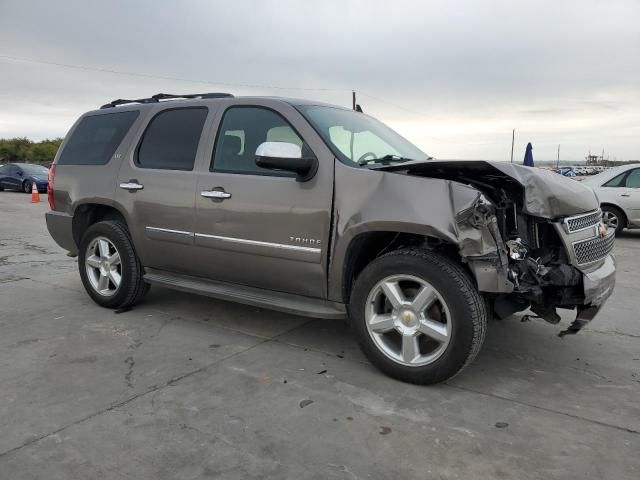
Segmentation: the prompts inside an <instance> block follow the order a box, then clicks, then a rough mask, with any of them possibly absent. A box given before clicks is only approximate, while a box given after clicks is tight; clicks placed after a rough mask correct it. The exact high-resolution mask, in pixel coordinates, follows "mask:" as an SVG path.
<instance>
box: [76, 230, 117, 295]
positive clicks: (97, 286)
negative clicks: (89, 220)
mask: <svg viewBox="0 0 640 480" xmlns="http://www.w3.org/2000/svg"><path fill="white" fill-rule="evenodd" d="M85 268H86V271H87V278H88V279H89V283H90V284H91V287H92V288H93V289H94V290H95V291H96V292H97V293H99V294H100V295H103V296H105V297H111V296H113V295H115V293H116V292H117V291H118V288H120V284H121V283H122V262H121V260H120V253H119V252H118V249H117V248H116V247H115V245H114V244H113V243H112V242H111V241H110V240H109V239H107V238H105V237H96V238H94V239H93V240H91V242H90V243H89V246H88V247H87V252H86V256H85Z"/></svg>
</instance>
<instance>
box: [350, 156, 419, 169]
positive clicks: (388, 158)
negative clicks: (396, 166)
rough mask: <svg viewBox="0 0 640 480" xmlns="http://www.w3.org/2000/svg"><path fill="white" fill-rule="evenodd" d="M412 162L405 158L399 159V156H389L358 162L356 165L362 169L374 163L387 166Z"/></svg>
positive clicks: (411, 159) (410, 159)
mask: <svg viewBox="0 0 640 480" xmlns="http://www.w3.org/2000/svg"><path fill="white" fill-rule="evenodd" d="M413 160H414V159H413V158H407V157H401V156H400V155H392V154H389V155H385V156H384V157H380V158H370V159H368V160H360V161H359V162H358V165H360V166H361V167H364V166H365V165H371V164H375V163H379V164H381V165H389V164H390V163H391V162H394V163H402V162H412V161H413Z"/></svg>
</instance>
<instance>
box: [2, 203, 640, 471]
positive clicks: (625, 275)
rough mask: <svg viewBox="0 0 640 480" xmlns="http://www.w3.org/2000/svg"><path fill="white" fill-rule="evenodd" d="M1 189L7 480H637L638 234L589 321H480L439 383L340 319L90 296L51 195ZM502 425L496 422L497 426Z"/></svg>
mask: <svg viewBox="0 0 640 480" xmlns="http://www.w3.org/2000/svg"><path fill="white" fill-rule="evenodd" d="M29 200H30V196H28V195H24V194H20V193H13V192H0V432H1V433H2V434H1V435H0V479H2V480H4V479H11V480H18V479H23V478H25V479H26V478H47V480H55V479H65V480H66V479H74V478H78V479H87V478H100V479H112V478H113V479H122V478H132V479H136V480H142V479H165V478H166V479H178V478H180V479H182V478H201V477H204V478H207V477H212V478H215V477H219V478H274V479H276V478H277V479H280V478H295V479H299V478H318V479H323V478H461V479H473V478H518V479H529V478H540V479H543V478H544V479H547V478H590V479H591V478H607V479H614V478H615V479H626V478H628V479H637V478H640V456H639V455H638V452H640V312H639V311H640V300H639V299H638V295H639V293H640V290H639V288H638V285H639V284H640V232H628V233H625V234H623V235H622V236H621V238H619V240H617V243H616V247H615V254H616V258H617V261H618V277H617V286H616V291H615V293H614V295H613V297H612V298H610V299H609V301H608V303H607V305H606V307H605V308H604V309H603V311H602V312H601V313H600V314H599V316H598V317H597V318H596V320H595V321H594V322H593V323H592V324H591V325H590V326H589V327H587V329H585V330H584V331H582V332H581V333H580V334H578V335H577V336H575V337H570V336H569V337H565V338H564V339H561V338H559V337H558V336H557V333H558V332H559V331H560V330H561V329H562V328H566V326H567V324H568V323H569V321H570V320H571V319H572V313H571V312H567V313H562V316H563V322H562V325H558V326H552V325H548V324H545V323H544V322H542V321H539V320H532V321H530V322H526V323H522V322H521V321H520V316H514V317H512V318H510V319H508V320H506V321H502V322H493V323H491V324H490V325H489V331H488V338H487V341H486V343H485V346H484V349H483V350H482V352H481V353H480V355H479V357H478V358H477V359H476V361H475V363H474V364H472V365H471V366H470V367H468V368H467V369H466V370H465V371H464V372H463V373H462V374H460V375H459V376H457V377H455V378H454V379H453V380H451V381H449V382H447V383H446V384H442V385H438V386H432V387H419V386H413V385H407V384H403V383H400V382H397V381H395V380H392V379H390V378H387V377H385V376H384V375H383V374H381V373H379V372H378V371H376V370H375V369H374V368H373V367H372V366H371V365H370V364H369V363H368V362H367V361H366V360H365V359H364V357H363V356H362V355H361V354H360V352H359V350H358V348H357V346H356V345H355V344H354V342H353V340H352V338H351V336H350V335H349V333H348V329H347V327H346V325H345V323H344V322H340V321H327V320H313V319H307V318H302V317H296V316H292V315H285V314H282V313H277V312H270V311H266V310H258V309H256V308H253V307H247V306H242V305H236V304H232V303H226V302H221V301H216V300H213V299H208V298H203V297H197V296H193V295H189V294H185V293H179V292H172V291H169V290H165V289H161V288H157V287H154V288H152V289H151V292H150V294H149V295H148V297H147V298H146V299H145V301H144V302H143V303H142V304H140V305H139V306H137V307H135V308H134V309H132V310H129V311H124V312H121V313H118V312H114V311H111V310H106V309H102V308H100V307H98V306H96V305H95V304H93V303H92V302H91V300H90V299H89V297H88V296H87V295H86V294H85V292H84V290H83V288H82V285H81V283H80V279H79V277H78V274H77V263H76V261H75V259H72V258H69V257H67V256H66V255H65V252H63V251H62V250H61V249H60V248H59V247H58V246H57V245H55V243H54V242H53V240H52V239H51V238H50V237H49V235H48V233H47V231H46V226H45V224H44V212H45V211H46V210H47V208H48V206H47V205H46V202H44V203H40V204H31V203H29ZM496 424H498V426H500V427H501V428H498V426H496Z"/></svg>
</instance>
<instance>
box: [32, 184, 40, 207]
mask: <svg viewBox="0 0 640 480" xmlns="http://www.w3.org/2000/svg"><path fill="white" fill-rule="evenodd" d="M31 203H40V192H38V186H37V185H36V182H33V183H32V184H31Z"/></svg>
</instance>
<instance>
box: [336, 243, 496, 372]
mask: <svg viewBox="0 0 640 480" xmlns="http://www.w3.org/2000/svg"><path fill="white" fill-rule="evenodd" d="M349 311H350V313H351V320H352V323H353V326H354V330H355V332H356V335H357V337H358V341H359V343H360V346H361V348H362V350H363V352H364V354H365V355H366V356H367V358H369V360H370V361H371V362H372V363H373V364H374V365H376V366H377V367H378V368H379V369H380V370H382V371H384V372H385V373H387V374H388V375H390V376H392V377H394V378H397V379H399V380H403V381H406V382H411V383H418V384H432V383H438V382H442V381H444V380H447V379H448V378H451V377H453V376H454V375H456V374H457V373H459V372H460V371H461V370H462V369H463V368H464V367H465V366H466V365H467V364H469V363H470V362H471V361H472V360H473V359H474V357H475V356H476V354H477V353H478V351H479V350H480V347H481V345H482V342H483V341H484V336H485V331H486V323H487V312H486V306H485V302H484V300H483V298H482V297H481V296H480V294H479V293H478V291H477V290H476V288H475V286H474V285H473V283H472V282H471V280H470V278H469V276H468V275H467V274H466V272H465V271H464V270H462V268H461V267H460V266H458V265H457V264H455V263H454V262H452V261H451V260H449V259H447V258H446V257H443V256H441V255H439V254H437V253H434V252H430V251H426V250H399V251H396V252H391V253H388V254H386V255H383V256H382V257H380V258H378V259H376V260H374V261H373V262H371V263H370V264H369V265H368V266H367V267H366V268H365V269H364V271H363V272H362V273H361V274H360V275H359V277H358V278H357V279H356V282H355V285H354V288H353V293H352V295H351V301H350V305H349Z"/></svg>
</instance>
